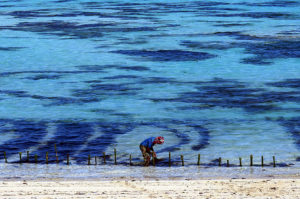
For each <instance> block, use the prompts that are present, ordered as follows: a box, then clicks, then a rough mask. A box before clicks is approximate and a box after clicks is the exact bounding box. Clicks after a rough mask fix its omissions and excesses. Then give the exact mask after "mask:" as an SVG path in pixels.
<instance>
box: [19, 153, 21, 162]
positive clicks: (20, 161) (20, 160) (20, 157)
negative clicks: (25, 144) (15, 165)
mask: <svg viewBox="0 0 300 199" xmlns="http://www.w3.org/2000/svg"><path fill="white" fill-rule="evenodd" d="M19 156H20V164H21V163H22V152H19Z"/></svg>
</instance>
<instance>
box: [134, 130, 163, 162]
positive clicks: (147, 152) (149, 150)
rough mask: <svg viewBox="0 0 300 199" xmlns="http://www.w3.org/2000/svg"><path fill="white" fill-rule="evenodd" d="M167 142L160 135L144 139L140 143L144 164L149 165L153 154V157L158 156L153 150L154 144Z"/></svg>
mask: <svg viewBox="0 0 300 199" xmlns="http://www.w3.org/2000/svg"><path fill="white" fill-rule="evenodd" d="M164 142H165V139H164V137H162V136H158V137H150V138H148V139H146V140H144V141H143V142H142V143H141V144H140V149H141V152H142V154H143V157H144V162H145V163H144V166H149V163H150V159H151V155H152V158H156V153H155V152H154V150H153V146H154V145H155V144H163V143H164Z"/></svg>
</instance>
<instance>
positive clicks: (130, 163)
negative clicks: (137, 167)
mask: <svg viewBox="0 0 300 199" xmlns="http://www.w3.org/2000/svg"><path fill="white" fill-rule="evenodd" d="M131 160H132V157H131V154H130V155H129V165H130V166H131V165H132V162H131Z"/></svg>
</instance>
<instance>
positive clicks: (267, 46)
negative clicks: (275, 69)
mask: <svg viewBox="0 0 300 199" xmlns="http://www.w3.org/2000/svg"><path fill="white" fill-rule="evenodd" d="M213 35H218V36H229V37H233V38H235V39H236V40H245V41H242V42H194V41H182V43H181V45H183V46H186V47H189V48H194V49H216V50H226V49H230V48H244V49H245V53H247V54H253V55H254V56H253V57H248V58H244V59H242V60H241V62H242V63H246V64H255V65H269V64H272V59H275V58H283V59H286V58H299V57H300V41H299V39H290V40H284V39H279V38H275V37H257V36H252V35H246V34H243V33H241V32H215V33H213Z"/></svg>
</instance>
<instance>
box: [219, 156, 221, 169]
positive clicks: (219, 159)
mask: <svg viewBox="0 0 300 199" xmlns="http://www.w3.org/2000/svg"><path fill="white" fill-rule="evenodd" d="M221 163H222V158H221V157H219V167H220V166H221Z"/></svg>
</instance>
